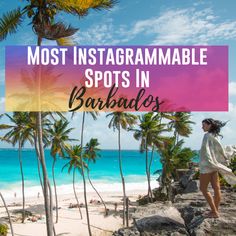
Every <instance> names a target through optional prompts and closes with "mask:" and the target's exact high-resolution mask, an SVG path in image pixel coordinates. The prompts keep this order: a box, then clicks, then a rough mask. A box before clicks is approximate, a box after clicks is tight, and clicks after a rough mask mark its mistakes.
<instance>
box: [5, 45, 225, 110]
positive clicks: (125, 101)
mask: <svg viewBox="0 0 236 236" xmlns="http://www.w3.org/2000/svg"><path fill="white" fill-rule="evenodd" d="M84 110H86V111H92V110H96V111H160V112H172V111H228V47H227V46H117V47H115V46H99V47H97V46H89V47H78V46H74V47H53V46H50V47H35V46H8V47H6V111H8V112H11V111H84Z"/></svg>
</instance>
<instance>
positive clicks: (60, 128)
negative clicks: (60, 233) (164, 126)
mask: <svg viewBox="0 0 236 236" xmlns="http://www.w3.org/2000/svg"><path fill="white" fill-rule="evenodd" d="M68 125H69V122H68V121H67V120H62V119H60V120H57V121H55V122H54V124H53V126H52V127H49V128H48V129H46V132H47V133H48V135H49V137H48V138H49V143H48V144H47V145H51V152H50V153H51V156H52V157H53V163H52V177H53V184H54V192H55V200H56V223H58V200H57V187H56V179H55V164H56V160H57V159H56V156H57V155H59V156H61V157H65V155H64V151H65V145H66V142H68V141H75V140H76V139H70V138H69V134H70V132H71V131H72V130H73V128H69V129H68V128H67V127H68Z"/></svg>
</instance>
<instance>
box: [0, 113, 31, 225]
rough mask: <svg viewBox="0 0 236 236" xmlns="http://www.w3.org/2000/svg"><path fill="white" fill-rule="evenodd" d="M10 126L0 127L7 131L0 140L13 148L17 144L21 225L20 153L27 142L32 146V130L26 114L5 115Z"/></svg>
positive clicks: (21, 170) (22, 181) (23, 213)
mask: <svg viewBox="0 0 236 236" xmlns="http://www.w3.org/2000/svg"><path fill="white" fill-rule="evenodd" d="M5 115H6V116H7V117H8V118H9V120H10V121H11V123H12V125H0V129H8V130H9V131H8V132H7V133H6V134H5V135H4V137H3V138H2V139H3V140H5V141H8V142H10V143H11V144H12V145H13V146H15V145H16V144H18V158H19V164H20V173H21V184H22V206H23V211H22V223H24V220H25V181H24V171H23V164H22V156H21V151H22V147H23V146H24V144H25V143H26V141H29V142H30V143H31V144H33V134H32V129H31V127H30V126H29V123H30V117H29V113H27V112H14V113H13V115H12V116H10V115H8V114H5Z"/></svg>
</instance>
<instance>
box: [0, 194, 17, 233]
mask: <svg viewBox="0 0 236 236" xmlns="http://www.w3.org/2000/svg"><path fill="white" fill-rule="evenodd" d="M0 198H1V199H2V202H3V205H4V207H5V209H6V212H7V216H8V219H9V224H10V228H11V235H12V236H14V235H15V234H14V230H13V226H12V221H11V215H10V213H9V210H8V208H7V204H6V202H5V200H4V198H3V195H2V193H1V192H0Z"/></svg>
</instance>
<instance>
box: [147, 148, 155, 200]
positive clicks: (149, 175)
mask: <svg viewBox="0 0 236 236" xmlns="http://www.w3.org/2000/svg"><path fill="white" fill-rule="evenodd" d="M154 148H155V147H154V144H152V153H151V159H150V162H149V166H148V178H149V181H150V182H151V166H152V162H153V157H154ZM150 190H151V192H150V194H151V201H152V189H151V184H150Z"/></svg>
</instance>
